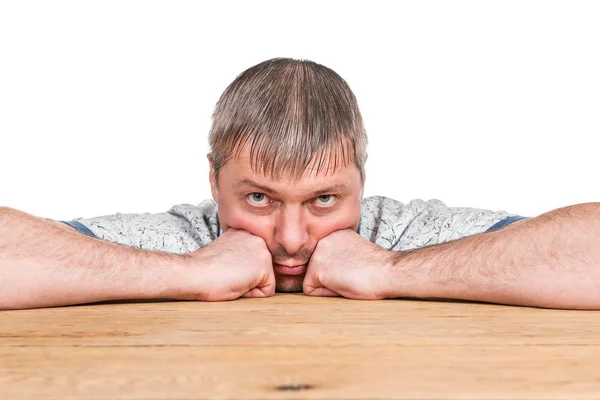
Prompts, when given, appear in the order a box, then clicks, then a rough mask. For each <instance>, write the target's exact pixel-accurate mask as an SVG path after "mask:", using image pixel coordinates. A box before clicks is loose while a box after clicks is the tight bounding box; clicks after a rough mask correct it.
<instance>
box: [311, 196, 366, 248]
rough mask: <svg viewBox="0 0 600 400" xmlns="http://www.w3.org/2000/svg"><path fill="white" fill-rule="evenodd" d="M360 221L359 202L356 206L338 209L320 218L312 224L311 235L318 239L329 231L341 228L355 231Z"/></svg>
mask: <svg viewBox="0 0 600 400" xmlns="http://www.w3.org/2000/svg"><path fill="white" fill-rule="evenodd" d="M359 222H360V203H359V205H358V206H353V207H348V208H345V209H340V210H338V212H336V213H333V214H332V215H331V216H329V217H327V218H321V219H319V220H318V221H317V222H316V223H314V224H313V229H312V231H313V236H314V237H315V239H316V240H320V239H322V238H324V237H325V236H327V235H329V234H330V233H332V232H334V231H338V230H342V229H352V230H353V231H356V230H357V229H358V224H359Z"/></svg>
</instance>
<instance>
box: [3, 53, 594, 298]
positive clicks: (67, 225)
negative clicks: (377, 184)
mask: <svg viewBox="0 0 600 400" xmlns="http://www.w3.org/2000/svg"><path fill="white" fill-rule="evenodd" d="M209 142H210V154H209V155H208V160H209V163H210V185H211V189H212V196H213V199H214V200H206V201H204V202H203V203H201V204H200V205H198V206H193V205H188V204H181V205H177V206H174V207H172V208H171V209H170V210H169V211H168V212H166V213H160V214H147V213H146V214H121V213H117V214H116V215H109V216H103V217H97V218H90V219H83V218H78V219H75V220H73V221H52V220H47V219H42V218H36V217H34V216H31V215H28V214H26V213H23V212H20V211H18V210H14V209H9V208H6V207H5V208H2V209H1V210H0V308H3V309H15V308H31V307H46V306H57V305H66V304H78V303H87V302H94V301H102V300H111V299H142V298H171V299H184V300H207V301H220V300H232V299H236V298H239V297H266V296H271V295H273V294H274V292H275V291H276V290H277V291H280V292H304V293H305V294H307V295H312V296H344V297H348V298H354V299H385V298H399V297H415V298H454V299H466V300H476V301H484V302H496V303H504V304H516V305H528V306H539V307H555V308H579V309H598V308H600V263H599V261H600V246H598V245H597V243H598V241H599V239H600V205H599V203H588V204H579V205H574V206H571V207H565V208H561V209H557V210H554V211H551V212H548V213H545V214H542V215H540V216H538V217H535V218H523V217H520V216H516V215H511V214H508V213H506V212H504V211H488V210H480V209H472V208H458V207H454V208H452V207H447V206H445V205H444V204H443V203H442V202H440V201H439V200H430V201H422V200H413V201H411V202H409V203H408V204H403V203H400V202H398V201H395V200H392V199H388V198H384V197H370V198H366V199H363V198H362V197H363V186H364V182H365V179H366V176H365V171H364V166H365V162H366V159H367V153H366V145H367V137H366V134H365V130H364V128H363V123H362V118H361V115H360V112H359V109H358V106H357V103H356V99H355V97H354V95H353V93H352V91H351V90H350V88H349V87H348V85H347V84H346V82H345V81H344V80H343V79H342V78H341V77H340V76H339V75H337V74H336V73H335V72H334V71H332V70H331V69H329V68H326V67H324V66H322V65H319V64H316V63H313V62H310V61H306V60H293V59H273V60H268V61H265V62H263V63H260V64H258V65H256V66H254V67H252V68H250V69H248V70H246V71H244V72H243V73H242V74H240V75H239V76H238V77H237V78H236V79H235V80H234V82H233V83H231V85H230V86H229V87H228V88H227V89H226V90H225V92H224V93H223V95H222V96H221V98H220V99H219V101H218V103H217V105H216V107H215V112H214V115H213V124H212V128H211V131H210V135H209ZM399 168H400V166H399Z"/></svg>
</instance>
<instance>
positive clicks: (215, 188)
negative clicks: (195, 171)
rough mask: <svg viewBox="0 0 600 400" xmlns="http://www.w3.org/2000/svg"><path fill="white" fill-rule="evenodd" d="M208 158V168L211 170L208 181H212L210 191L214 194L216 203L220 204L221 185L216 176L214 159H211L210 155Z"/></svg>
mask: <svg viewBox="0 0 600 400" xmlns="http://www.w3.org/2000/svg"><path fill="white" fill-rule="evenodd" d="M206 158H207V159H208V166H209V169H210V170H209V172H208V180H209V181H210V191H211V193H212V197H213V200H214V201H215V203H218V202H219V185H218V184H217V177H216V176H215V170H214V168H213V163H212V159H211V158H210V154H207V155H206Z"/></svg>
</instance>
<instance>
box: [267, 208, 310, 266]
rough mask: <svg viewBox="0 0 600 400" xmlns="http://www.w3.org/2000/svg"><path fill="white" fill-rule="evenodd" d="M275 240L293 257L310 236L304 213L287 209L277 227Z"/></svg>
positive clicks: (295, 209) (282, 213) (283, 211)
mask: <svg viewBox="0 0 600 400" xmlns="http://www.w3.org/2000/svg"><path fill="white" fill-rule="evenodd" d="M275 229H276V232H275V240H276V241H277V242H278V243H279V244H280V245H282V246H283V247H284V248H285V250H286V251H287V253H288V254H290V255H293V254H296V252H297V251H298V250H299V249H300V248H301V247H302V245H304V244H305V243H306V242H308V239H309V235H308V231H307V229H306V224H305V223H304V222H303V218H302V213H301V211H300V209H298V208H286V209H284V210H282V212H281V215H280V217H279V219H278V221H277V226H276V227H275Z"/></svg>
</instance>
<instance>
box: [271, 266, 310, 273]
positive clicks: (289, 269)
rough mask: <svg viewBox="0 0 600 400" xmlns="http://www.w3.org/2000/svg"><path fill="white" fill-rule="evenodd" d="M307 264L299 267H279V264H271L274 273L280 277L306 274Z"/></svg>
mask: <svg viewBox="0 0 600 400" xmlns="http://www.w3.org/2000/svg"><path fill="white" fill-rule="evenodd" d="M306 266H307V264H301V265H293V266H289V265H281V264H273V269H274V270H275V272H277V273H279V274H281V275H302V274H303V273H305V272H306Z"/></svg>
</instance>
